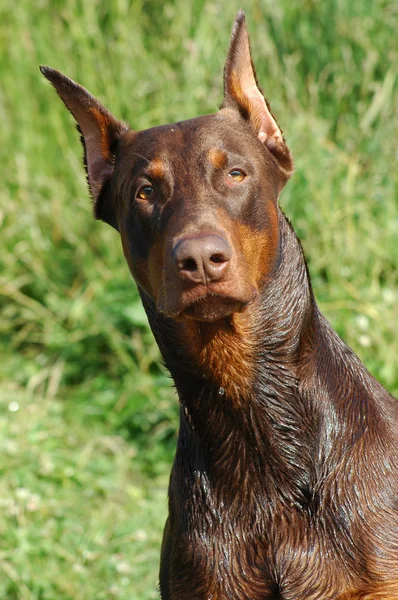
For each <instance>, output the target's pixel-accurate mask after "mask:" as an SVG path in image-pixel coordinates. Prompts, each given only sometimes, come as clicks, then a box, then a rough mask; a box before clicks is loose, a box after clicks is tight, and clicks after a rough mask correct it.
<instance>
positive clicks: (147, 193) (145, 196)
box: [137, 185, 154, 200]
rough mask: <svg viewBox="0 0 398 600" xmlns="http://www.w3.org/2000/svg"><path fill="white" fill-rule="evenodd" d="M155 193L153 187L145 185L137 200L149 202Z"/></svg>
mask: <svg viewBox="0 0 398 600" xmlns="http://www.w3.org/2000/svg"><path fill="white" fill-rule="evenodd" d="M153 192H154V189H153V187H152V186H151V185H143V186H142V187H140V189H139V190H138V192H137V198H140V199H141V200H149V199H150V198H151V196H152V194H153Z"/></svg>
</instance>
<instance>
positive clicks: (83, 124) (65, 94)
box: [40, 67, 129, 226]
mask: <svg viewBox="0 0 398 600" xmlns="http://www.w3.org/2000/svg"><path fill="white" fill-rule="evenodd" d="M40 70H41V72H42V73H43V75H44V76H45V77H46V78H47V79H48V80H49V81H50V82H51V83H52V85H53V86H54V88H55V89H56V91H57V93H58V94H59V96H60V98H61V99H62V101H63V103H64V104H65V106H66V108H67V109H68V110H69V111H70V112H71V113H72V115H73V117H74V118H75V120H76V122H77V125H78V128H79V130H80V132H81V134H82V142H83V147H84V154H85V166H86V171H87V179H88V184H89V188H90V192H91V195H92V198H93V200H94V212H95V215H96V217H97V218H100V219H104V220H105V221H107V222H110V221H109V216H107V217H106V218H104V216H103V214H104V213H103V210H101V206H99V201H100V200H101V199H100V196H101V193H102V191H103V190H104V189H105V188H106V187H107V184H108V183H109V181H110V179H111V177H112V175H113V169H114V158H115V147H116V143H117V140H118V139H119V138H120V137H121V135H123V134H124V133H125V132H127V131H128V129H129V128H128V127H127V125H125V124H124V123H122V122H121V121H118V120H117V119H116V118H115V117H114V116H113V115H112V114H111V113H110V112H109V111H107V109H106V108H105V107H104V106H102V104H101V103H100V102H99V101H98V100H96V99H95V98H94V97H93V96H92V95H91V94H90V93H89V92H88V91H87V90H86V89H84V88H83V87H81V86H80V85H78V84H77V83H75V82H74V81H72V80H71V79H69V78H68V77H66V76H65V75H63V74H62V73H60V72H59V71H56V70H55V69H50V68H49V67H41V68H40ZM102 200H103V199H102ZM101 204H103V202H101ZM108 212H109V211H107V214H108ZM110 224H111V225H113V226H115V224H114V223H110Z"/></svg>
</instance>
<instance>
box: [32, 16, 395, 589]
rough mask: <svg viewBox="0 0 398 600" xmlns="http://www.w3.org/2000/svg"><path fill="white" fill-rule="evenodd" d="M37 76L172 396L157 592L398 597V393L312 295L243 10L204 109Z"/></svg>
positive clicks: (280, 149)
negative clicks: (123, 110)
mask: <svg viewBox="0 0 398 600" xmlns="http://www.w3.org/2000/svg"><path fill="white" fill-rule="evenodd" d="M42 73H43V74H44V75H45V76H46V77H47V78H48V79H49V80H50V81H51V83H52V84H53V86H54V87H55V89H56V90H57V92H58V94H59V95H60V97H61V98H62V100H63V102H64V103H65V105H66V107H67V108H68V109H69V110H70V112H71V113H72V115H73V116H74V118H75V119H76V121H77V123H78V126H79V128H80V131H81V134H82V141H83V147H84V152H85V165H86V170H87V177H88V183H89V187H90V190H91V194H92V197H93V200H94V213H95V216H96V218H97V219H102V220H104V221H106V222H107V223H109V224H110V225H112V227H114V228H115V229H117V230H118V231H119V232H120V235H121V239H122V245H123V250H124V254H125V257H126V259H127V262H128V265H129V267H130V270H131V273H132V274H133V277H134V279H135V280H136V282H137V285H138V289H139V293H140V295H141V298H142V302H143V304H144V307H145V310H146V312H147V315H148V319H149V323H150V325H151V328H152V331H153V333H154V335H155V338H156V340H157V342H158V344H159V347H160V350H161V353H162V355H163V358H164V361H165V363H166V365H167V367H168V369H169V370H170V372H171V374H172V376H173V379H174V382H175V385H176V388H177V390H178V394H179V399H180V403H181V425H180V431H179V437H178V446H177V452H176V457H175V461H174V465H173V469H172V473H171V479H170V488H169V518H168V521H167V524H166V528H165V533H164V539H163V547H162V557H161V568H160V592H161V597H162V598H163V599H164V600H196V599H197V600H210V599H211V600H221V599H226V600H232V599H240V600H242V599H246V600H265V599H274V600H276V599H279V600H376V599H379V600H398V454H397V450H398V431H397V429H398V428H397V423H398V411H397V409H398V403H397V402H396V400H395V399H394V398H393V397H392V396H391V395H390V394H389V393H388V392H386V391H385V390H384V389H383V388H382V386H381V385H380V384H379V383H378V382H377V381H376V380H375V379H374V378H373V377H372V376H371V375H370V374H369V373H368V371H367V370H366V368H365V367H364V366H363V365H362V363H361V362H360V360H359V359H358V358H357V356H356V355H355V354H354V353H353V351H352V350H350V348H348V347H347V346H346V345H345V344H344V343H343V342H342V341H341V339H340V338H339V337H338V335H337V334H336V333H335V332H334V331H333V329H332V328H331V327H330V325H329V324H328V323H327V322H326V321H325V319H324V318H323V316H322V315H321V314H320V312H319V310H318V308H317V305H316V302H315V299H314V295H313V292H312V289H311V283H310V278H309V274H308V270H307V267H306V263H305V259H304V256H303V252H302V249H301V246H300V243H299V241H298V239H297V238H296V236H295V234H294V232H293V229H292V228H291V226H290V224H289V222H288V221H287V219H286V218H285V216H284V215H283V214H282V212H281V210H280V208H279V206H278V197H279V194H280V192H281V190H282V188H283V187H284V185H285V183H286V181H287V180H288V178H289V177H290V175H291V174H292V172H293V161H292V157H291V154H290V152H289V149H288V147H287V145H286V143H285V139H284V137H283V134H282V131H281V129H280V128H279V126H278V125H277V122H276V120H275V118H274V117H273V115H272V113H271V110H270V107H269V104H268V102H267V100H265V98H264V96H263V94H262V92H261V90H260V88H259V86H258V84H257V79H256V74H255V71H254V67H253V63H252V59H251V54H250V47H249V38H248V33H247V29H246V24H245V17H244V13H243V12H239V13H238V15H237V18H236V21H235V24H234V28H233V33H232V39H231V45H230V48H229V52H228V57H227V62H226V66H225V71H224V101H223V104H222V107H221V109H220V110H219V111H218V112H217V113H216V114H212V115H207V116H203V117H198V118H195V119H191V120H189V121H183V122H180V123H174V124H172V125H163V126H160V127H154V128H152V129H148V130H145V131H133V130H131V129H130V128H129V127H128V126H127V125H125V124H124V123H122V122H120V121H118V120H116V119H115V118H114V117H113V116H112V115H111V114H110V113H109V112H108V111H107V110H106V109H105V108H104V107H103V106H102V105H101V104H100V103H99V102H98V101H97V100H96V99H95V98H93V96H91V95H90V94H89V93H88V92H87V91H86V90H85V89H84V88H82V87H80V86H79V85H77V84H76V83H74V82H73V81H71V80H70V79H68V78H67V77H65V76H64V75H62V74H61V73H59V72H57V71H54V70H53V69H50V68H48V67H43V68H42ZM326 226H327V224H325V227H326Z"/></svg>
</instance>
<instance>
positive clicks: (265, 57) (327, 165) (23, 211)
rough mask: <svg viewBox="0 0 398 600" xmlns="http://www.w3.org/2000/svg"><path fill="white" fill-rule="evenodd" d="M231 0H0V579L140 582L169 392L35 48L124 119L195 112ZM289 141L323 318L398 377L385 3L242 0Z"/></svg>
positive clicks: (10, 598)
mask: <svg viewBox="0 0 398 600" xmlns="http://www.w3.org/2000/svg"><path fill="white" fill-rule="evenodd" d="M239 7H240V6H239V5H234V3H231V2H230V1H229V0H228V1H227V0H217V1H214V0H208V1H206V0H195V2H193V1H186V0H165V2H162V3H161V2H156V1H155V0H129V1H128V0H106V1H105V0H104V1H102V0H92V1H90V2H83V0H68V1H66V0H53V1H49V0H38V1H37V2H35V3H32V2H28V0H20V1H19V2H15V3H13V4H12V5H11V3H10V2H5V0H4V1H3V2H1V3H0V48H1V52H0V73H1V77H0V122H1V145H0V155H1V165H2V175H1V183H0V309H1V321H0V354H1V361H0V447H1V455H2V461H1V466H0V539H1V544H0V597H1V598H2V599H4V600H54V599H57V600H72V599H73V600H83V599H84V600H85V599H88V598H90V599H92V600H100V599H107V600H108V599H113V598H115V599H120V600H127V599H128V600H135V599H140V600H149V599H151V598H156V597H157V592H156V581H157V568H158V553H159V546H160V539H161V530H162V526H163V522H164V519H165V513H166V489H167V478H168V472H169V465H170V461H171V459H172V455H173V448H174V445H175V439H176V437H175V436H176V433H175V432H176V428H177V401H176V398H175V395H174V392H173V390H172V389H171V387H170V384H169V381H168V378H167V376H166V374H165V373H164V371H163V370H162V368H161V366H160V364H159V356H158V352H157V349H156V346H155V344H154V342H153V340H152V337H151V335H150V333H149V331H148V327H147V323H146V319H145V315H144V313H143V310H142V308H141V306H140V303H139V301H138V298H137V293H136V290H135V287H134V284H133V282H132V281H131V279H130V276H129V274H128V270H127V267H126V265H125V264H124V259H123V258H122V253H121V249H120V242H119V239H118V236H117V234H116V232H114V231H113V230H112V229H111V228H109V227H106V226H105V225H104V224H102V223H98V222H94V221H93V220H92V217H91V208H90V200H89V198H88V194H87V191H86V187H85V178H84V173H83V169H82V167H81V148H80V145H79V141H78V136H77V134H76V131H75V130H74V127H73V126H72V121H71V118H70V116H69V115H68V114H67V111H65V109H64V108H63V106H62V104H61V102H59V100H58V99H57V98H56V95H55V93H54V92H53V91H52V89H51V88H50V86H49V85H48V84H47V83H46V82H45V80H44V79H43V77H41V76H40V73H39V71H38V65H39V64H48V65H50V66H52V67H55V68H57V69H59V70H61V71H63V72H65V73H66V74H67V75H69V76H70V77H72V78H73V79H75V80H77V81H79V82H80V83H82V84H83V85H84V86H85V87H87V88H88V89H89V90H90V91H91V92H92V93H93V94H94V95H96V96H97V97H98V98H99V99H100V100H101V101H102V102H103V103H105V105H106V106H107V107H108V108H109V109H110V110H111V111H112V112H113V113H114V114H115V115H117V116H118V117H121V118H123V119H125V120H127V121H128V122H130V124H131V125H132V126H133V127H135V128H144V127H149V126H152V125H157V124H160V123H162V122H170V121H174V120H182V119H185V118H190V117H192V116H196V115H198V114H202V113H206V112H213V111H214V110H216V108H217V106H218V105H219V103H220V101H221V96H222V93H221V85H222V68H223V62H224V59H225V54H226V50H227V46H228V38H229V34H230V28H231V25H232V21H233V18H234V14H235V12H236V11H237V9H238V8H239ZM244 8H245V9H246V11H247V17H248V22H249V28H250V33H251V39H252V46H253V53H254V57H255V62H256V65H257V69H258V75H259V79H260V81H261V83H262V85H263V87H264V89H265V91H266V94H267V95H268V97H269V98H270V100H271V101H272V105H273V109H274V112H275V114H276V115H277V118H278V120H279V122H280V123H281V125H282V127H283V129H284V131H285V132H286V134H287V138H288V141H289V144H290V146H291V148H292V150H293V154H294V156H295V159H296V165H297V169H296V173H295V175H294V177H293V179H292V180H291V181H290V183H289V184H288V187H287V188H286V190H285V191H284V193H283V196H282V198H281V204H282V206H283V209H284V210H285V212H286V213H287V214H288V216H289V217H290V218H291V219H292V221H293V223H294V226H295V228H296V230H297V232H298V233H299V235H300V237H301V239H302V241H303V244H304V248H305V251H306V254H307V257H308V261H309V267H310V271H311V274H312V280H313V284H314V288H315V293H316V296H317V298H318V300H319V303H320V305H321V308H322V310H323V311H324V313H326V315H327V317H328V318H329V319H330V320H331V322H332V323H333V325H334V327H335V328H336V329H337V330H338V332H339V333H340V335H341V336H342V337H343V338H344V339H345V340H346V341H347V342H348V343H349V344H350V345H351V346H353V347H354V349H355V350H356V351H357V352H358V354H359V355H360V357H361V358H362V359H363V360H364V361H365V363H366V364H367V366H368V368H369V369H370V370H371V371H372V372H373V373H374V375H375V376H376V377H378V378H379V379H380V380H381V381H382V382H383V383H384V385H385V386H386V387H387V388H388V389H389V390H390V391H391V392H393V393H394V394H395V395H397V394H398V373H397V368H396V364H397V359H396V357H397V350H398V336H397V322H398V308H397V307H398V285H397V284H398V281H397V267H398V243H397V236H398V214H397V213H398V211H397V183H398V169H397V158H398V153H397V139H398V85H397V76H398V46H397V37H396V32H397V30H398V6H397V3H396V2H395V0H352V1H351V2H346V1H345V0H325V1H324V2H315V1H314V0H302V1H301V2H296V3H293V2H290V0H280V1H279V2H278V3H276V2H273V1H271V0H261V1H260V0H257V1H255V0H247V2H246V4H245V6H244Z"/></svg>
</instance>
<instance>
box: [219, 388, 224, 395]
mask: <svg viewBox="0 0 398 600" xmlns="http://www.w3.org/2000/svg"><path fill="white" fill-rule="evenodd" d="M224 394H225V390H224V388H223V387H220V389H219V390H218V395H219V396H224Z"/></svg>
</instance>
